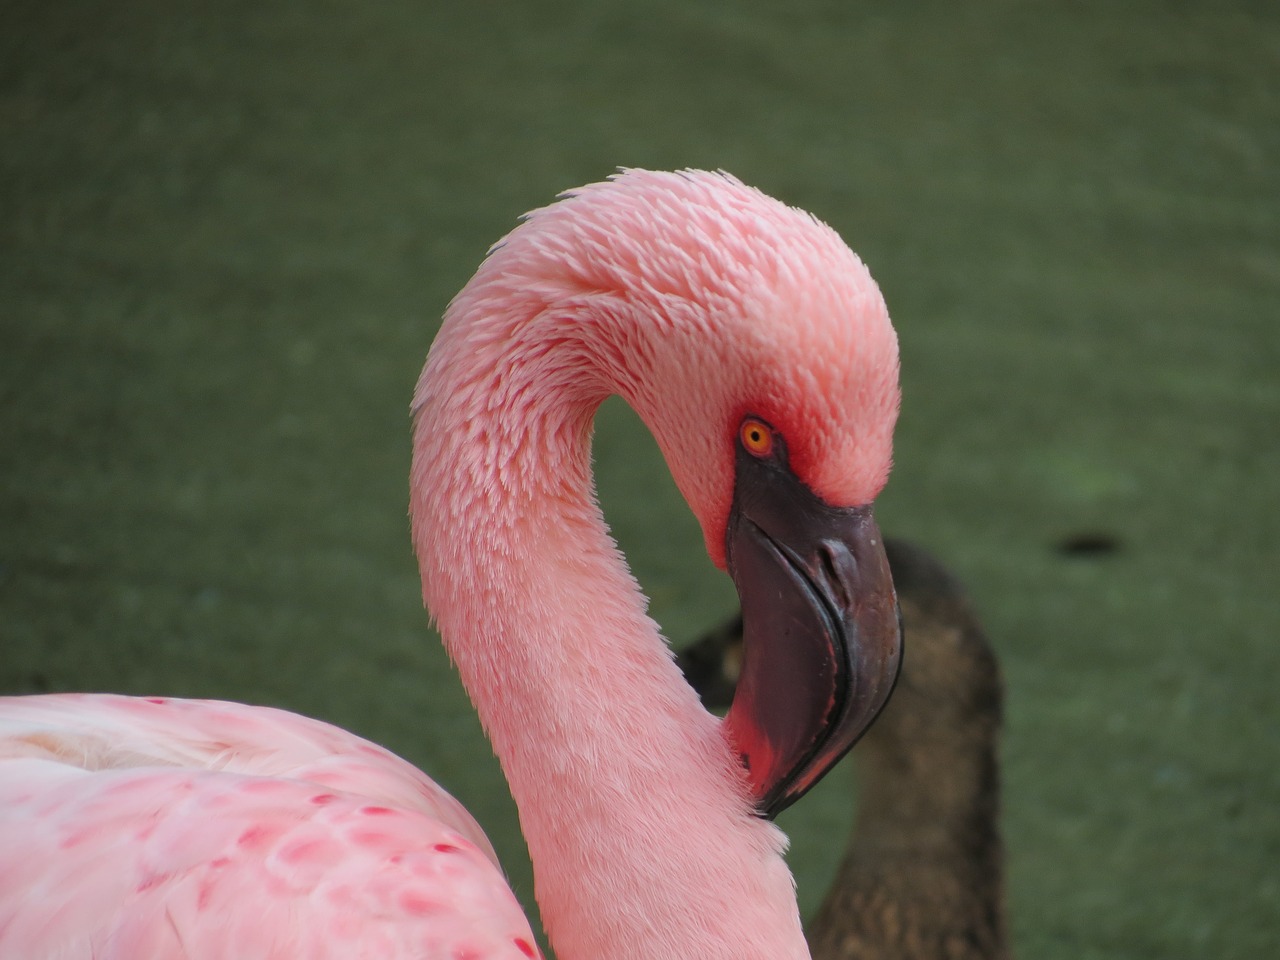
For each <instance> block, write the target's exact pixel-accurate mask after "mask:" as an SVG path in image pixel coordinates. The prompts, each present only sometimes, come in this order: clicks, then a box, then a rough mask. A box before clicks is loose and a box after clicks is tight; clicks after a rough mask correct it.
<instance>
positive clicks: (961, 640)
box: [680, 538, 1010, 960]
mask: <svg viewBox="0 0 1280 960" xmlns="http://www.w3.org/2000/svg"><path fill="white" fill-rule="evenodd" d="M885 549H886V553H887V555H888V557H889V567H890V569H891V570H892V572H893V582H894V586H895V588H896V589H897V592H898V599H899V601H900V603H901V606H902V621H903V632H904V638H905V643H906V656H905V658H904V661H903V666H902V674H901V676H900V677H899V679H898V685H897V687H896V688H895V692H894V696H893V700H892V702H890V703H889V704H888V705H887V706H886V707H885V710H884V713H883V714H882V715H881V716H880V718H879V720H877V722H876V725H875V727H874V728H873V729H872V730H871V731H870V732H869V733H868V734H867V736H866V738H865V739H864V740H863V741H862V743H861V745H860V746H859V748H858V751H857V760H858V770H859V774H860V776H859V782H860V784H861V786H862V789H861V792H860V797H859V804H858V812H857V816H856V818H855V821H854V827H853V832H852V835H851V837H850V839H849V844H848V846H847V848H846V850H845V854H844V857H843V859H842V860H841V863H840V867H839V869H838V870H837V872H836V877H835V879H834V881H833V882H832V884H831V889H830V890H829V891H828V893H827V896H826V899H825V900H824V901H823V903H822V906H821V907H820V908H819V910H818V912H817V914H816V915H815V916H814V918H813V922H812V923H811V924H810V926H809V944H810V946H811V947H812V949H813V955H814V957H815V960H854V958H857V960H890V958H894V960H1008V958H1009V956H1010V952H1009V934H1008V926H1007V922H1006V919H1005V898H1004V848H1003V844H1002V843H1001V840H1000V826H999V806H1000V770H999V760H998V757H997V753H998V740H999V733H1000V719H1001V713H1002V703H1003V699H1004V694H1003V684H1002V683H1001V679H1000V665H999V661H998V660H997V659H996V655H995V652H994V651H993V650H992V649H991V646H990V645H989V643H988V642H987V639H986V635H985V633H984V631H983V629H982V625H981V624H980V623H979V621H978V618H977V616H976V614H975V613H974V610H973V607H972V604H971V603H970V601H969V598H968V596H967V595H966V593H965V590H964V588H963V587H962V586H961V585H960V583H959V582H958V581H957V580H956V579H955V577H954V576H953V575H952V574H951V573H950V572H949V571H948V570H947V568H946V567H945V566H944V565H943V564H942V562H941V561H939V560H938V559H937V558H936V557H934V556H933V555H932V554H930V553H929V552H928V551H926V550H924V549H923V548H922V547H919V546H916V545H915V544H912V543H908V542H905V541H902V540H895V539H893V538H889V539H888V540H887V541H886V542H885ZM740 638H741V621H740V620H739V619H738V618H736V617H735V618H733V619H731V620H730V621H728V622H727V623H725V624H723V625H722V626H720V627H719V628H717V629H716V630H714V631H712V632H710V633H708V634H707V635H706V636H705V637H703V638H702V639H701V640H699V641H698V642H697V643H695V644H694V645H693V646H691V647H689V648H687V649H686V650H684V651H682V652H681V655H680V662H681V665H682V667H683V668H684V670H685V674H686V676H688V677H689V678H690V682H691V683H692V684H693V686H694V688H695V689H697V690H699V691H700V692H701V693H702V695H703V699H704V700H705V702H706V703H707V704H708V705H710V706H720V707H723V706H724V705H726V704H727V703H728V702H729V700H730V698H731V697H732V693H733V682H734V675H735V674H736V673H737V669H738V668H737V664H738V662H739V657H740V654H741V650H740V648H739V646H738V644H739V642H740Z"/></svg>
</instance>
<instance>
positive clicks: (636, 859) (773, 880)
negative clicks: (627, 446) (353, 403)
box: [410, 291, 808, 960]
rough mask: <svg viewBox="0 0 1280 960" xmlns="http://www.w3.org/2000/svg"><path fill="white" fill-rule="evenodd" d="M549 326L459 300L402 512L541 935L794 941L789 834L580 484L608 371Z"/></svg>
mask: <svg viewBox="0 0 1280 960" xmlns="http://www.w3.org/2000/svg"><path fill="white" fill-rule="evenodd" d="M464 293H465V291H464ZM551 322H552V320H550V319H548V311H546V310H543V311H541V312H536V311H535V312H534V313H532V314H531V313H530V311H529V310H517V309H513V308H512V305H511V304H510V303H507V304H506V305H505V309H496V308H495V304H494V303H493V302H492V301H491V300H488V299H486V298H483V297H475V298H468V297H466V296H462V297H460V298H459V299H458V300H456V301H455V303H454V305H453V307H452V308H451V310H450V313H449V315H448V316H447V318H446V322H445V325H444V327H443V329H442V331H441V333H440V335H439V337H438V338H437V341H436V343H435V344H434V345H433V347H432V352H431V357H430V359H429V360H428V364H427V368H426V370H425V371H424V373H423V378H422V381H421V382H420V384H419V390H418V395H417V398H416V402H415V431H414V462H413V473H412V478H413V479H412V483H413V489H412V492H411V510H410V512H411V516H412V520H413V528H414V541H415V545H416V548H417V551H418V556H419V560H420V563H421V567H422V575H423V590H424V596H425V598H426V600H427V603H428V606H429V607H430V609H431V611H432V613H433V615H434V617H435V618H436V621H437V623H438V625H439V629H440V632H441V636H442V637H443V639H444V642H445V644H446V646H447V648H448V650H449V653H450V655H451V656H452V657H453V659H454V661H455V662H456V664H457V667H458V670H459V673H460V674H461V676H462V680H463V683H464V684H465V686H466V687H467V690H468V692H469V693H470V695H471V697H472V700H473V702H474V703H475V707H476V710H477V711H478V713H479V714H480V718H481V721H482V722H483V724H484V727H485V729H486V731H487V732H488V734H489V736H490V738H491V740H492V742H493V747H494V751H495V753H496V754H497V755H498V758H499V760H500V761H501V763H502V767H503V770H504V772H505V774H506V776H507V779H508V782H509V784H510V787H511V792H512V796H513V797H514V799H515V801H516V805H517V807H518V809H519V812H520V820H521V826H522V829H523V831H524V835H525V839H526V841H527V842H528V845H529V852H530V857H531V860H532V862H533V867H534V875H535V886H536V895H537V899H538V903H539V907H540V909H541V912H542V916H543V920H544V923H545V924H546V928H547V933H548V937H549V939H550V940H551V943H552V945H553V947H554V949H555V951H556V953H557V955H558V956H559V957H560V958H561V960H615V958H616V960H622V958H623V957H626V958H644V960H656V958H665V957H671V958H674V957H684V958H691V960H692V958H719V957H724V958H726V960H728V958H730V957H732V958H734V960H743V958H759V960H765V958H768V960H779V958H788V957H790V958H800V957H807V956H808V950H807V947H806V946H805V943H804V939H803V936H802V933H801V928H800V922H799V916H798V912H797V907H796V900H795V895H794V887H793V883H792V880H791V876H790V873H789V872H788V870H787V869H786V866H785V864H784V862H783V860H782V857H781V851H782V849H783V846H784V844H785V839H784V838H783V837H782V835H781V834H780V833H779V832H778V831H777V830H776V828H774V827H773V826H772V825H770V824H768V823H766V822H764V821H761V820H759V819H758V818H757V817H755V816H754V814H753V813H752V811H751V808H750V804H749V801H748V800H747V796H746V791H745V785H744V783H743V778H742V774H741V771H740V770H739V769H738V767H737V764H736V761H735V760H734V759H733V757H732V755H731V752H730V750H729V747H728V745H727V743H726V741H725V739H724V736H723V734H722V732H721V729H720V724H719V721H718V720H716V719H715V718H714V717H712V716H711V715H710V714H708V713H707V712H706V711H705V710H703V709H702V707H701V706H700V704H699V702H698V699H697V697H696V695H695V694H694V693H693V691H692V690H691V689H690V688H689V687H688V686H687V685H686V684H685V683H684V681H683V679H682V678H681V676H680V674H679V671H678V670H677V668H676V666H675V664H674V662H673V661H672V658H671V656H670V654H669V652H668V650H667V647H666V645H665V643H664V642H663V640H662V638H661V636H660V635H659V633H658V630H657V627H656V625H655V624H654V623H653V622H652V621H651V620H650V619H649V618H648V617H647V616H646V615H645V612H644V610H645V601H644V598H643V596H642V595H641V594H640V592H639V590H638V587H637V586H636V584H635V582H634V580H633V579H632V577H631V576H630V574H629V573H628V571H627V569H626V566H625V564H624V562H623V560H622V558H621V556H620V554H619V553H618V551H617V548H616V546H615V545H614V543H613V541H612V540H611V539H610V538H609V536H608V533H607V530H606V527H605V523H604V519H603V517H602V515H601V513H600V510H599V508H598V506H597V504H596V502H595V495H594V489H593V484H592V479H591V474H590V424H591V417H592V416H593V415H594V412H595V409H596V407H597V406H598V404H599V402H600V400H601V399H603V397H604V396H605V395H606V394H607V393H608V392H610V391H611V390H612V389H613V388H614V387H615V386H616V384H613V383H610V382H609V376H608V372H607V371H605V370H603V369H602V367H601V365H600V364H599V363H598V362H597V361H596V360H594V359H592V358H593V357H595V356H598V355H599V351H598V350H596V349H595V347H596V346H597V345H596V344H592V343H588V342H584V341H583V339H582V338H581V337H578V338H577V339H573V340H571V339H567V338H564V337H557V336H555V335H553V332H552V331H549V330H547V329H539V325H540V324H543V323H551ZM583 327H585V328H589V329H590V330H595V329H597V326H596V325H591V324H587V325H579V327H578V328H579V329H581V328H583ZM557 329H559V328H557ZM522 345H523V346H522Z"/></svg>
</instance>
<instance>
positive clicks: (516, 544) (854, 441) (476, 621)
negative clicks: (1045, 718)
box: [0, 171, 899, 960]
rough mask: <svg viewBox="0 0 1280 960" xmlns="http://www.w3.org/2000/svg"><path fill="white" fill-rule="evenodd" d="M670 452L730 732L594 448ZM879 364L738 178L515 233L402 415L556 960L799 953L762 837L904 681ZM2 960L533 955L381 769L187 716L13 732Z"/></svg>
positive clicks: (485, 879)
mask: <svg viewBox="0 0 1280 960" xmlns="http://www.w3.org/2000/svg"><path fill="white" fill-rule="evenodd" d="M612 393H618V394H621V395H622V396H623V397H624V398H625V399H626V400H627V401H628V402H630V403H631V405H632V406H633V407H634V408H635V409H636V410H637V411H638V412H639V414H640V415H641V417H642V418H643V419H644V420H645V422H646V423H647V425H648V426H649V428H650V429H651V430H652V431H653V432H654V434H655V436H656V437H657V440H658V442H659V445H660V447H661V448H662V450H663V453H664V455H665V457H666V459H667V462H668V464H669V466H670V468H671V470H672V472H673V475H674V477H675V479H676V482H677V483H678V485H679V487H680V489H681V491H682V493H683V494H684V496H685V498H686V499H687V500H688V502H689V504H690V506H691V507H692V509H693V511H694V513H695V514H696V515H697V517H698V519H699V521H700V522H701V524H702V528H703V531H704V534H705V538H706V544H707V549H708V551H709V553H710V554H711V556H712V558H713V559H714V560H715V561H716V562H717V563H719V564H721V565H723V566H727V568H728V570H729V571H730V573H731V575H732V576H733V578H734V580H735V583H736V585H737V587H738V590H739V594H740V596H741V599H742V602H743V606H744V615H745V619H746V627H745V641H744V644H745V646H744V650H745V652H744V664H745V666H744V672H743V677H742V680H741V682H740V685H739V692H738V694H737V696H736V699H735V700H734V703H733V705H732V706H731V708H730V711H729V714H728V716H727V719H726V720H725V721H723V722H721V721H720V720H718V719H716V718H715V717H714V716H712V715H711V714H709V713H707V712H706V711H705V710H704V709H703V708H702V706H701V705H700V703H699V701H698V698H697V695H696V694H695V693H694V692H693V691H692V689H690V687H689V686H688V685H687V684H686V683H685V682H684V681H683V679H682V678H681V676H680V673H679V670H678V669H677V667H676V665H675V663H674V662H673V659H672V656H671V654H670V652H669V650H668V648H667V647H666V645H665V643H664V641H663V640H662V637H661V636H660V634H659V633H658V629H657V627H656V625H655V624H654V623H653V622H652V621H651V620H650V619H649V618H648V617H647V616H646V615H645V601H644V598H643V596H642V595H641V593H640V591H639V589H638V587H637V585H636V584H635V582H634V581H633V580H632V578H631V577H630V575H629V574H628V572H627V569H626V565H625V563H624V562H623V560H622V557H621V556H620V555H619V553H618V552H617V549H616V546H615V545H614V543H613V542H612V540H611V539H610V538H609V535H608V532H607V530H606V527H605V523H604V519H603V517H602V516H601V514H600V511H599V508H598V506H597V505H596V502H595V497H594V492H593V485H592V480H591V473H590V434H591V418H592V415H593V413H594V410H595V409H596V407H597V406H598V404H599V403H600V402H601V401H602V400H603V399H604V398H605V397H606V396H607V395H609V394H612ZM897 403H898V388H897V344H896V339H895V336H894V333H893V330H892V327H891V326H890V324H889V320H888V316H887V313H886V311H885V308H884V304H883V301H882V299H881V297H880V294H879V292H878V290H877V289H876V286H875V284H874V282H873V281H872V280H871V278H870V276H869V274H868V273H867V271H866V269H865V268H864V267H863V265H862V264H861V262H860V261H859V260H858V259H857V258H856V257H855V256H854V255H853V253H851V252H850V251H849V249H848V248H847V247H846V246H845V245H844V244H843V243H842V242H841V241H840V239H839V238H838V236H837V235H836V234H835V233H834V232H833V231H832V230H830V229H829V228H828V227H826V226H824V225H822V224H820V223H819V222H817V221H816V220H814V219H813V218H812V217H810V216H808V215H807V214H804V213H802V212H800V211H797V210H794V209H792V208H789V207H787V206H785V205H783V204H781V203H779V202H777V201H775V200H772V199H770V198H768V197H766V196H764V195H763V194H761V193H759V192H758V191H755V190H753V189H751V188H748V187H746V186H744V185H742V184H741V183H739V182H738V181H736V180H734V179H732V178H731V177H729V176H727V175H723V174H709V173H701V172H685V173H680V174H663V173H650V172H644V171H627V172H624V173H622V174H620V175H618V176H616V177H615V178H613V179H612V180H610V181H608V182H606V183H601V184H595V185H592V186H587V187H583V188H581V189H579V190H576V191H573V192H571V193H569V194H567V195H566V196H565V197H564V198H563V199H562V200H561V201H560V202H558V203H556V204H553V205H551V206H549V207H547V208H544V209H542V210H538V211H535V212H534V213H532V214H530V215H529V216H528V217H527V218H526V221H525V222H524V223H523V224H521V225H520V226H518V227H517V228H516V229H515V230H514V231H512V232H511V233H510V234H509V235H508V236H507V237H506V239H505V240H503V241H502V242H500V243H499V244H497V245H496V246H495V247H494V248H493V249H492V250H491V251H490V254H489V256H488V257H487V259H486V260H485V261H484V263H483V264H482V265H481V266H480V268H479V270H478V271H477V273H476V275H475V277H474V278H473V279H472V280H471V281H470V282H469V283H468V284H467V286H466V287H465V288H464V289H463V290H462V292H461V293H460V294H459V295H458V296H457V297H456V298H455V299H454V301H453V302H452V304H451V305H450V307H449V309H448V312H447V313H446V316H445V320H444V324H443V326H442V328H441V331H440V334H439V336H438V337H437V339H436V341H435V344H434V345H433V347H432V349H431V354H430V357H429V358H428V360H427V365H426V368H425V370H424V371H423V375H422V379H421V380H420V382H419V384H418V388H417V393H416V396H415V399H414V405H413V411H414V443H413V466H412V476H411V501H410V514H411V517H412V527H413V539H414V544H415V547H416V550H417V554H418V558H419V563H420V566H421V570H422V580H423V593H424V597H425V600H426V603H427V605H428V607H429V608H430V610H431V613H432V614H433V616H434V618H435V620H436V622H437V624H438V626H439V629H440V633H441V636H442V637H443V639H444V642H445V644H446V646H447V648H448V650H449V653H450V655H451V656H452V657H453V659H454V661H455V662H456V664H457V667H458V670H459V671H460V673H461V676H462V680H463V682H464V683H465V685H466V687H467V690H468V692H469V693H470V695H471V698H472V700H473V702H474V704H475V706H476V709H477V711H478V712H479V714H480V717H481V720H482V721H483V723H484V726H485V729H486V730H487V732H488V734H489V736H490V738H491V740H492V743H493V748H494V750H495V752H496V753H497V755H498V757H499V758H500V760H501V762H502V766H503V769H504V772H505V774H506V776H507V779H508V781H509V783H510V787H511V792H512V795H513V796H514V798H515V800H516V803H517V805H518V808H519V812H520V819H521V825H522V828H523V830H524V834H525V837H526V839H527V841H528V845H529V851H530V855H531V857H532V860H533V864H534V872H535V878H536V895H537V899H538V903H539V906H540V910H541V913H542V917H543V921H544V924H545V929H546V932H547V936H548V939H549V940H550V942H551V944H552V946H553V948H554V949H555V951H556V953H557V955H558V956H559V957H561V958H562V960H585V958H604V960H621V958H623V957H627V958H631V957H644V958H648V960H655V958H675V957H682V958H699V960H709V958H725V960H728V958H734V960H743V958H756V960H765V958H768V960H778V958H782V957H792V958H801V957H807V956H808V948H807V947H806V945H805V941H804V938H803V935H802V933H801V928H800V920H799V916H798V912H797V908H796V900H795V893H794V884H793V881H792V878H791V875H790V873H789V871H788V870H787V868H786V865H785V863H784V861H783V858H782V853H783V850H784V847H785V838H784V837H783V835H782V834H781V833H780V832H779V831H778V829H777V828H776V827H775V826H773V825H772V824H771V823H770V822H769V820H768V819H766V818H765V817H762V816H760V815H758V814H760V813H764V814H766V815H767V814H771V813H773V812H775V811H776V810H778V809H781V808H782V807H784V806H786V805H787V804H788V803H790V802H792V801H793V800H794V799H795V798H796V797H798V796H799V795H800V794H801V793H803V792H804V791H805V790H806V789H808V788H809V787H810V786H811V785H812V784H813V782H814V781H815V780H816V779H817V778H818V777H819V776H821V774H822V773H823V772H824V771H825V770H826V769H827V768H828V767H829V766H830V765H831V764H832V763H834V762H835V760H836V759H838V758H839V756H840V755H841V754H842V753H843V752H844V751H845V750H847V749H848V748H849V746H851V745H852V742H853V741H854V740H855V739H856V738H857V737H858V735H859V734H860V733H861V731H862V730H863V729H865V727H866V726H867V724H868V723H870V721H871V719H872V718H873V717H874V715H875V714H876V712H877V711H878V710H879V708H880V707H881V706H882V705H883V703H884V701H885V699H886V697H887V696H888V693H889V689H890V688H891V686H892V683H893V679H894V677H895V676H896V672H897V664H898V651H899V634H898V626H897V618H896V605H895V599H894V595H893V588H892V584H891V581H890V578H889V574H888V569H887V565H886V562H885V558H884V552H883V549H882V546H881V544H880V542H879V534H878V531H877V530H876V527H875V524H874V521H873V520H872V518H871V514H870V508H869V504H870V503H871V501H872V500H873V499H874V497H875V496H876V494H877V493H878V492H879V490H880V489H881V487H882V485H883V484H884V482H885V479H886V476H887V473H888V469H889V461H890V447H891V435H892V429H893V423H894V420H895V417H896V412H897ZM0 758H3V759H0V957H3V958H6V960H12V958H23V960H37V958H51V957H57V958H70V957H94V958H97V960H105V958H129V960H139V958H148V957H165V958H169V957H175V958H176V957H183V958H193V957H200V958H232V957H234V958H238V960H242V958H247V957H255V958H257V957H262V958H267V957H270V958H275V957H306V958H312V957H315V958H328V957H374V956H376V957H380V958H389V957H418V958H449V960H468V958H469V960H480V958H491V957H492V958H497V957H509V958H513V960H527V958H529V957H532V956H535V955H536V948H535V946H534V939H533V935H532V933H531V931H530V928H529V925H528V922H527V921H526V920H525V919H524V917H523V916H522V915H521V913H520V911H519V909H518V907H517V905H516V902H515V899H514V897H513V895H512V894H511V892H510V890H509V889H508V887H507V886H506V884H505V882H504V881H503V879H502V876H501V873H500V871H499V869H498V866H497V864H496V862H495V858H494V855H493V852H492V850H491V849H490V847H489V845H488V843H487V842H486V840H485V838H484V836H483V834H482V833H481V831H480V829H479V827H478V826H477V825H476V824H475V822H474V821H473V820H472V819H471V818H470V817H469V816H468V815H467V814H466V812H465V811H464V810H462V809H461V807H460V806H459V805H458V804H457V803H456V802H455V801H454V800H452V798H450V797H449V796H448V795H447V794H446V793H445V792H444V791H443V790H441V789H440V788H439V787H438V786H436V785H435V784H434V783H433V782H432V781H430V780H429V779H428V778H427V777H426V776H424V775H423V774H422V773H420V772H419V771H417V770H416V769H414V768H413V767H411V766H410V765H408V764H407V763H405V762H404V761H402V760H399V759H398V758H396V757H394V756H393V755H391V754H390V753H388V752H386V751H384V750H382V749H380V748H378V747H376V746H374V745H372V744H370V743H368V742H366V741H363V740H361V739H360V738H358V737H355V736H353V735H351V734H348V733H345V732H343V731H341V730H338V729H335V728H333V727H330V726H328V725H326V724H323V723H320V722H318V721H314V720H308V719H305V718H302V717H298V716H296V715H293V714H289V713H284V712H282V711H278V710H272V709H268V708H262V707H246V706H240V705H237V704H227V703H216V702H207V701H179V700H163V699H155V700H149V699H130V698H124V697H112V696H92V695H87V696H72V695H61V696H59V695H54V696H42V697H28V698H11V699H8V700H6V701H4V702H3V706H2V708H0Z"/></svg>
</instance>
